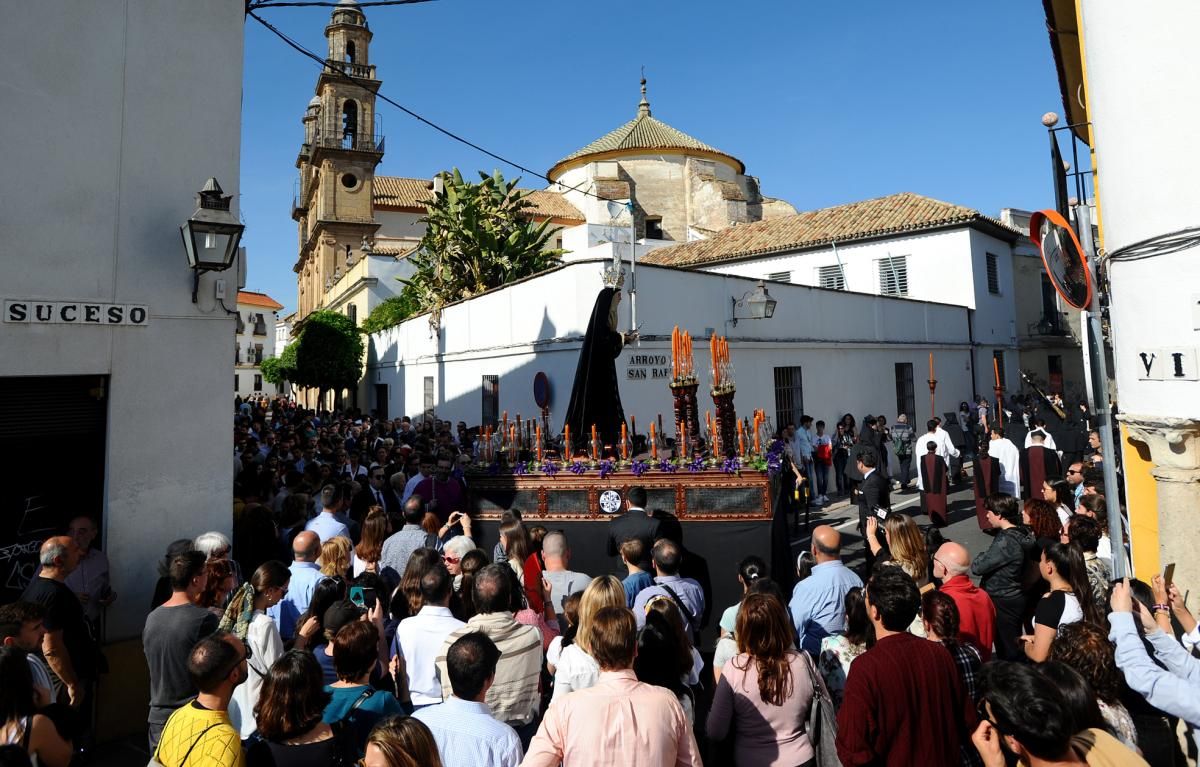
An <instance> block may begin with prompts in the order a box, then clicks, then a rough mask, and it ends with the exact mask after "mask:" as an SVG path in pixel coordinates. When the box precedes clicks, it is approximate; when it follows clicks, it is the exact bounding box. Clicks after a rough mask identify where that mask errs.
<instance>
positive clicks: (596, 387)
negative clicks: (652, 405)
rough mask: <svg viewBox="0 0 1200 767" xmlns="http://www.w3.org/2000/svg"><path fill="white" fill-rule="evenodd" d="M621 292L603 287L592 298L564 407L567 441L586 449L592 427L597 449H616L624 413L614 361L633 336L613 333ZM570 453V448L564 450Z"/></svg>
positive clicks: (614, 331) (615, 326) (634, 334)
mask: <svg viewBox="0 0 1200 767" xmlns="http://www.w3.org/2000/svg"><path fill="white" fill-rule="evenodd" d="M620 302H621V289H620V288H617V287H606V288H604V289H602V290H601V291H600V294H599V295H597V296H596V303H595V305H593V306H592V316H591V319H590V320H589V321H588V327H587V334H586V335H585V336H584V337H583V348H581V349H580V350H579V364H578V365H577V366H576V367H575V384H574V386H572V387H571V402H570V404H569V405H567V416H566V422H567V425H569V426H570V427H571V441H572V442H573V443H575V445H576V446H578V445H581V444H582V445H586V444H587V443H588V441H590V440H591V434H592V426H593V425H595V427H596V432H597V437H598V438H599V439H600V444H601V446H604V445H616V444H618V440H619V439H620V437H621V424H622V423H624V421H625V411H624V409H622V407H621V392H620V389H618V388H617V362H616V360H617V357H618V356H620V354H621V349H622V348H624V346H625V343H626V342H627V341H629V340H632V339H633V338H634V337H635V336H636V333H630V334H628V335H626V334H623V333H620V332H618V331H617V305H618V304H619V303H620ZM568 450H570V448H568Z"/></svg>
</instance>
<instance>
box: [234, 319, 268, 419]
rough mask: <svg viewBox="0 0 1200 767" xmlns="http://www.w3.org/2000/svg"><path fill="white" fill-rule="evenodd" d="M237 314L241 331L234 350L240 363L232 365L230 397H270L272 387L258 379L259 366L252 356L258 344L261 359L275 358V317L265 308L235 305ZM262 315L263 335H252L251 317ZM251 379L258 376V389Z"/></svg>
mask: <svg viewBox="0 0 1200 767" xmlns="http://www.w3.org/2000/svg"><path fill="white" fill-rule="evenodd" d="M237 310H238V314H240V315H241V316H242V332H241V333H237V334H236V338H237V348H238V350H239V352H240V354H241V357H240V359H241V362H240V363H238V364H237V365H235V366H234V370H233V372H234V376H235V379H234V383H235V386H234V394H235V395H237V396H239V397H241V398H242V399H245V398H246V397H254V396H259V397H261V396H264V395H266V396H271V395H273V394H275V392H276V387H275V385H274V384H271V383H267V382H266V381H264V380H262V379H261V376H262V367H261V366H260V365H259V364H258V361H257V356H256V355H255V356H252V354H253V350H254V348H255V347H256V346H257V345H259V344H261V345H262V348H263V349H262V358H263V359H264V360H265V359H267V358H268V357H274V356H277V351H276V349H277V347H276V324H275V323H276V321H277V318H278V315H276V313H275V312H273V311H271V310H270V309H269V308H267V307H265V306H258V305H256V304H243V303H239V304H238V307H237ZM260 314H261V315H262V318H263V327H264V329H265V331H266V333H265V334H256V333H255V332H254V330H255V318H256V317H257V316H258V315H260ZM255 376H259V377H260V378H259V382H260V386H259V388H257V389H255V388H254V381H255Z"/></svg>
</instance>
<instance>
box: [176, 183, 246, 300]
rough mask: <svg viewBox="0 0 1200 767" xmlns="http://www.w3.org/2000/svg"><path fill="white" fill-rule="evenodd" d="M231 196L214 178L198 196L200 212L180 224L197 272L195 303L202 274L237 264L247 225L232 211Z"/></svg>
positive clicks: (180, 229)
mask: <svg viewBox="0 0 1200 767" xmlns="http://www.w3.org/2000/svg"><path fill="white" fill-rule="evenodd" d="M231 199H233V198H232V196H231V195H226V194H225V193H224V191H223V190H222V189H221V185H220V184H218V183H217V180H216V179H215V178H210V179H209V180H208V182H207V183H205V184H204V188H203V189H201V190H200V194H198V195H197V196H196V205H197V207H196V212H195V213H193V214H192V217H191V218H189V219H188V220H187V221H186V222H185V223H184V225H183V226H181V227H179V233H180V234H181V235H182V236H183V247H184V249H186V250H187V259H188V266H189V267H191V269H192V271H193V272H194V279H193V282H192V303H196V292H197V290H198V289H199V287H200V275H201V274H203V273H204V272H223V271H225V270H226V269H228V268H229V267H231V266H233V260H234V258H236V257H237V252H238V244H239V243H240V242H241V241H242V232H243V231H244V230H245V228H246V227H245V226H243V225H242V223H241V222H240V221H238V220H237V217H236V216H234V215H233V214H232V213H230V212H229V201H230V200H231Z"/></svg>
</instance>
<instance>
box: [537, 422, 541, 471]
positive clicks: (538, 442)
mask: <svg viewBox="0 0 1200 767" xmlns="http://www.w3.org/2000/svg"><path fill="white" fill-rule="evenodd" d="M535 434H536V435H537V460H538V463H541V462H542V425H541V424H540V423H539V424H538V425H537V429H536V430H535Z"/></svg>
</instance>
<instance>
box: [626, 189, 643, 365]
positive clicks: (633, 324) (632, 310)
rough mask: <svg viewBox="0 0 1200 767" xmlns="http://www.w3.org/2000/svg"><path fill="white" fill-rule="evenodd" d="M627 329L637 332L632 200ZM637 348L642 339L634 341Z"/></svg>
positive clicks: (635, 237)
mask: <svg viewBox="0 0 1200 767" xmlns="http://www.w3.org/2000/svg"><path fill="white" fill-rule="evenodd" d="M629 325H630V327H629V329H630V330H632V331H633V332H635V333H636V332H637V329H638V324H637V219H635V218H634V217H633V200H632V199H631V200H630V201H629ZM634 343H636V344H637V345H638V346H639V347H640V346H641V345H642V337H641V335H638V337H637V339H636V340H635V341H634Z"/></svg>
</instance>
